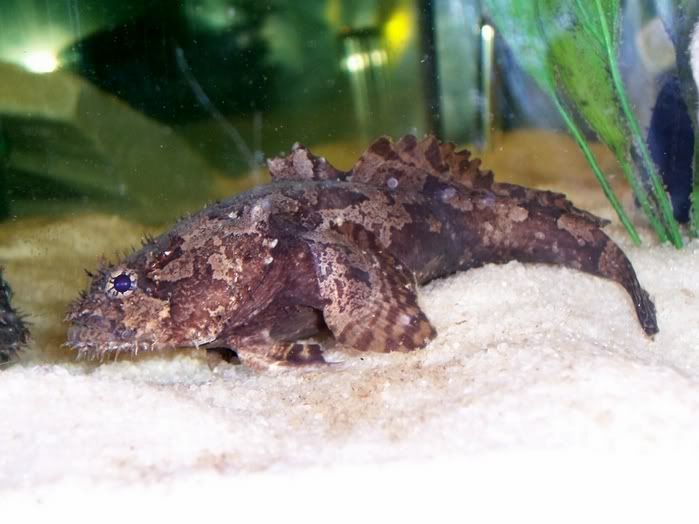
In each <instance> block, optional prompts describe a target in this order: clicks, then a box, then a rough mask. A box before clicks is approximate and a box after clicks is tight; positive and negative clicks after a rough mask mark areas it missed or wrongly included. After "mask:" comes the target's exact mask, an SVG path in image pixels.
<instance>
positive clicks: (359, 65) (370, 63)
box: [343, 49, 388, 73]
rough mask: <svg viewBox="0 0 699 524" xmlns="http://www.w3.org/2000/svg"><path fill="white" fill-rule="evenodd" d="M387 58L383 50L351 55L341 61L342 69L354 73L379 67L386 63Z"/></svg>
mask: <svg viewBox="0 0 699 524" xmlns="http://www.w3.org/2000/svg"><path fill="white" fill-rule="evenodd" d="M387 59H388V57H387V55H386V51H384V50H383V49H374V50H373V51H370V52H368V53H352V54H351V55H349V56H347V57H346V58H345V59H344V61H343V66H344V68H345V69H346V70H347V71H349V72H350V73H356V72H359V71H362V70H364V69H366V68H367V67H379V66H382V65H384V64H385V63H386V61H387Z"/></svg>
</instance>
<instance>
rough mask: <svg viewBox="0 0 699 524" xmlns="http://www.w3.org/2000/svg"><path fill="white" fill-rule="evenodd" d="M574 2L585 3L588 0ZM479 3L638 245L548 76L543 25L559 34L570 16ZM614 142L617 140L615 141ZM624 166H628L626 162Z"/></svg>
mask: <svg viewBox="0 0 699 524" xmlns="http://www.w3.org/2000/svg"><path fill="white" fill-rule="evenodd" d="M576 1H578V2H583V1H585V2H586V1H588V0H576ZM483 3H484V7H486V9H487V11H488V13H489V15H490V19H491V20H492V22H493V23H494V24H495V25H496V27H497V28H498V30H499V31H500V34H501V35H502V36H503V37H504V39H505V40H506V41H507V43H508V45H509V46H510V48H511V49H512V50H513V51H514V53H515V55H516V56H517V59H518V61H519V64H520V66H521V67H522V68H523V69H524V70H525V71H527V72H528V73H529V75H530V76H531V77H532V78H533V79H534V80H535V82H537V84H538V85H539V87H540V88H541V89H542V90H543V91H545V92H546V93H548V94H549V96H550V97H551V98H552V100H553V102H554V104H555V106H556V109H557V110H558V112H559V114H560V115H561V118H562V119H563V121H564V122H565V124H566V126H567V127H568V130H569V132H570V134H571V135H572V136H573V138H574V140H575V141H576V143H577V144H578V146H579V147H580V149H581V150H582V152H583V155H584V156H585V159H586V160H587V162H588V164H589V165H590V168H591V169H592V172H593V173H594V175H595V177H596V178H597V181H598V183H599V184H600V187H601V188H602V192H603V193H604V195H605V196H606V197H607V199H608V200H609V202H610V204H611V205H612V207H613V208H614V210H615V212H616V214H617V216H618V217H619V220H620V221H621V223H622V224H623V225H624V227H625V228H626V231H627V232H628V234H629V236H630V237H631V239H632V240H633V241H634V243H636V244H637V245H639V244H640V243H641V239H640V237H639V236H638V233H637V232H636V229H635V228H634V226H633V224H632V223H631V220H630V219H629V217H628V216H627V215H626V213H625V212H624V209H623V207H622V205H621V202H619V199H618V197H617V196H616V194H615V193H614V191H613V190H612V188H611V186H610V185H609V181H608V180H607V178H606V177H605V174H604V173H603V172H602V169H601V168H600V166H599V164H598V163H597V160H596V159H595V157H594V155H593V154H592V150H591V149H590V147H589V146H588V144H587V142H586V141H585V138H584V136H583V133H582V131H581V130H580V128H579V127H578V125H577V124H576V123H575V120H574V118H573V116H572V115H571V112H570V110H569V109H568V108H567V107H566V105H565V103H564V102H563V100H561V98H560V95H559V93H558V92H557V89H556V85H555V83H554V75H552V71H551V67H550V62H549V57H548V44H547V42H546V39H545V38H544V36H543V32H544V25H547V26H548V27H551V28H552V29H556V28H557V29H558V31H559V34H564V29H565V27H566V24H570V23H571V20H570V16H568V18H569V20H568V21H567V22H566V19H565V16H563V17H561V19H560V20H554V19H552V18H551V17H550V14H551V13H552V10H551V8H552V7H556V5H554V4H547V5H544V6H543V7H544V8H545V9H547V13H548V14H549V17H548V19H547V18H546V17H542V16H541V12H540V7H541V6H540V5H539V4H538V2H537V1H536V0H483ZM564 15H565V13H564ZM551 22H553V23H551ZM590 23H591V18H590ZM590 27H591V30H596V29H595V28H592V26H590ZM596 38H597V39H598V45H599V46H600V47H601V46H602V42H603V40H602V39H603V35H602V33H601V31H599V34H598V35H597V37H596ZM616 141H617V142H619V140H616ZM626 165H629V164H628V162H627V163H626Z"/></svg>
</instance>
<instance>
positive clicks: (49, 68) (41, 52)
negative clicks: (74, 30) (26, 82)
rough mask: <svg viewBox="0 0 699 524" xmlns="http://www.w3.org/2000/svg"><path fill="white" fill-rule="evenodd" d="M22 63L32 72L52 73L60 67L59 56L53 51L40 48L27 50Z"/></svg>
mask: <svg viewBox="0 0 699 524" xmlns="http://www.w3.org/2000/svg"><path fill="white" fill-rule="evenodd" d="M22 65H23V66H24V68H25V69H27V70H28V71H31V72H32V73H51V72H53V71H55V70H56V69H58V66H59V63H58V57H57V56H56V54H55V53H54V52H52V51H49V50H46V49H38V50H34V51H27V52H26V53H25V54H24V56H23V57H22Z"/></svg>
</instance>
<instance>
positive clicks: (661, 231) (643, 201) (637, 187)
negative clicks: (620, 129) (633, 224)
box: [614, 151, 668, 242]
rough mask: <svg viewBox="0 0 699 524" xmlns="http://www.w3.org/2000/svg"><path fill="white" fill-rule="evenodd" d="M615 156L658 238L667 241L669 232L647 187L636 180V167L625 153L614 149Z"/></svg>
mask: <svg viewBox="0 0 699 524" xmlns="http://www.w3.org/2000/svg"><path fill="white" fill-rule="evenodd" d="M614 156H615V157H616V159H617V162H619V165H620V166H621V169H622V171H623V173H624V178H626V181H627V182H628V183H629V185H630V186H631V189H632V190H633V194H634V196H635V197H636V198H637V199H638V203H639V204H640V205H641V209H643V212H644V213H645V214H646V217H647V218H648V221H649V222H650V224H651V226H653V229H654V230H655V234H656V235H658V238H659V239H660V241H661V242H667V240H668V238H667V232H666V231H665V227H664V226H663V223H662V221H661V220H660V218H659V217H658V216H657V215H656V213H655V210H654V209H653V208H652V206H651V204H650V201H649V200H648V195H647V194H646V191H645V189H644V188H643V186H642V185H641V184H639V183H638V180H636V176H635V175H636V172H635V171H634V168H633V166H632V165H631V163H630V162H629V161H628V159H627V158H626V156H625V153H623V152H618V151H614Z"/></svg>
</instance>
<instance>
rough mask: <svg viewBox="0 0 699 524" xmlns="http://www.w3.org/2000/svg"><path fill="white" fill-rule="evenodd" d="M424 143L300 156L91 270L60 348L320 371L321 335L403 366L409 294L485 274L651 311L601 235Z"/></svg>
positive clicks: (556, 197)
mask: <svg viewBox="0 0 699 524" xmlns="http://www.w3.org/2000/svg"><path fill="white" fill-rule="evenodd" d="M479 165H480V162H479V161H478V160H472V159H471V158H470V154H469V152H468V151H465V150H463V151H457V150H456V149H455V147H454V146H453V144H444V143H440V142H438V141H437V139H435V138H434V137H427V138H425V139H423V140H420V141H418V140H417V139H416V138H415V137H413V136H405V137H403V138H401V139H400V140H399V141H397V142H393V141H391V139H389V138H386V137H383V138H380V139H378V140H377V141H376V142H374V143H373V144H372V145H371V146H370V147H369V149H368V150H367V151H366V152H365V153H364V155H362V157H361V158H360V159H359V161H358V162H357V163H356V164H355V166H354V167H353V168H352V169H351V170H350V171H347V172H345V171H340V170H338V169H336V168H334V167H333V166H332V165H331V164H330V163H329V162H327V161H326V160H325V159H324V158H320V157H316V156H314V155H313V154H312V153H311V152H310V151H309V150H308V149H306V148H305V147H303V146H300V145H297V146H295V147H294V148H293V150H292V151H291V153H289V155H287V156H286V157H282V158H276V159H274V160H270V161H269V162H268V166H269V171H270V173H271V176H272V182H271V183H270V184H267V185H263V186H259V187H257V188H255V189H253V190H251V191H248V192H245V193H242V194H238V195H235V196H233V197H231V198H230V199H228V200H225V201H223V202H219V203H216V204H213V205H211V206H209V207H206V208H205V209H203V210H201V211H199V212H198V213H196V214H194V215H192V216H190V217H187V218H185V219H183V220H181V221H180V222H178V223H177V224H176V225H175V226H174V227H173V228H172V229H171V230H170V231H168V232H167V233H164V234H163V235H161V236H160V237H158V238H155V239H150V240H148V241H147V242H146V243H145V244H144V246H143V247H142V248H141V249H140V250H138V251H136V252H134V253H133V254H131V255H130V256H128V257H127V258H126V259H124V260H122V261H121V262H119V263H117V264H115V265H111V266H108V267H102V268H100V269H99V271H98V272H97V273H95V274H94V275H93V278H92V282H91V284H90V287H89V289H88V290H87V292H85V293H83V294H82V296H81V297H80V298H79V299H78V300H77V301H76V302H75V303H74V304H73V305H72V306H71V308H70V311H69V312H68V315H67V317H66V320H67V321H68V322H70V323H71V327H70V330H69V334H68V345H69V346H72V347H73V348H75V349H76V350H77V351H78V352H79V353H80V354H82V355H87V356H94V357H104V356H108V355H114V354H115V353H118V352H129V353H136V352H138V351H161V350H167V349H173V348H178V347H196V348H204V349H208V350H210V351H218V352H225V351H229V352H230V351H234V352H235V353H236V354H237V356H238V357H239V359H240V361H241V362H242V363H244V364H250V365H254V366H257V367H263V366H265V365H267V364H270V363H292V364H305V363H320V362H324V359H323V348H322V346H321V344H320V343H318V342H310V341H309V340H308V339H309V338H311V337H313V336H314V335H318V334H319V333H321V332H323V331H326V332H327V331H329V333H330V334H331V335H332V337H333V338H334V339H335V340H336V341H337V342H339V343H340V344H342V345H344V346H348V347H351V348H354V349H357V350H362V351H382V352H388V351H411V350H414V349H417V348H421V347H423V346H425V345H426V344H427V343H428V342H429V341H430V340H431V339H432V338H433V337H434V336H435V335H436V332H435V329H434V328H433V326H432V324H431V323H430V321H429V319H428V318H427V317H426V316H425V314H424V313H423V312H422V311H421V309H420V307H419V306H418V303H417V296H416V289H417V286H419V285H421V284H424V283H426V282H429V281H430V280H432V279H435V278H439V277H443V276H445V275H449V274H452V273H454V272H456V271H465V270H468V269H471V268H475V267H479V266H482V265H484V264H489V263H496V264H497V263H505V262H508V261H510V260H518V261H521V262H524V263H528V262H533V263H545V264H558V265H562V266H566V267H569V268H574V269H577V270H580V271H584V272H586V273H590V274H593V275H597V276H600V277H604V278H607V279H609V280H612V281H614V282H616V283H618V284H620V285H621V286H623V287H624V289H625V290H626V291H627V292H628V294H629V296H630V297H631V301H632V303H633V306H634V308H635V310H636V315H637V317H638V320H639V322H640V325H641V328H642V329H643V330H644V331H645V333H646V334H647V335H653V334H655V333H656V332H657V331H658V327H657V323H656V317H655V307H654V305H653V303H652V301H651V299H650V298H649V296H648V294H647V293H646V292H645V291H644V290H643V288H642V287H641V285H640V284H639V282H638V279H637V278H636V274H635V272H634V269H633V267H632V265H631V263H630V262H629V260H628V258H627V257H626V256H625V255H624V253H623V251H622V250H621V249H620V248H619V247H618V246H617V245H616V244H615V243H614V242H613V241H612V240H611V239H610V238H609V237H608V236H607V235H606V234H605V233H604V232H603V231H602V227H603V226H604V225H605V224H606V222H605V221H604V220H602V219H600V218H598V217H596V216H594V215H592V214H590V213H587V212H585V211H582V210H580V209H577V208H576V207H574V206H573V204H572V203H571V202H570V201H568V200H567V199H566V198H565V196H564V195H561V194H557V193H551V192H548V191H539V190H534V189H528V188H525V187H521V186H517V185H512V184H503V183H495V182H494V181H493V175H492V173H491V172H484V171H482V170H480V169H479Z"/></svg>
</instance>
